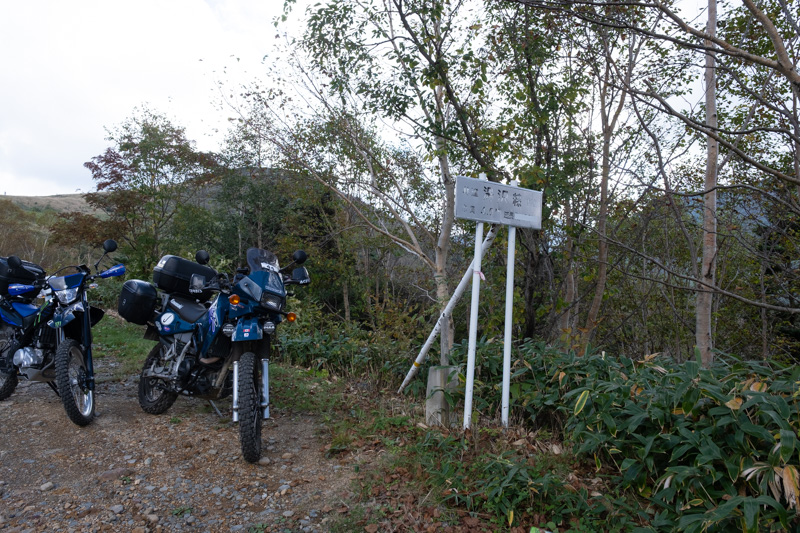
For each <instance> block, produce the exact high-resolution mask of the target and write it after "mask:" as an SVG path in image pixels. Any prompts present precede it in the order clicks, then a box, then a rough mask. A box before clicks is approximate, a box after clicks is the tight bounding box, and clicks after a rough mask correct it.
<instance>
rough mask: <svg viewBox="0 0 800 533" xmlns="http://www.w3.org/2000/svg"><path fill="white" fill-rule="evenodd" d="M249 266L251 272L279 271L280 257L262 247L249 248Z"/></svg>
mask: <svg viewBox="0 0 800 533" xmlns="http://www.w3.org/2000/svg"><path fill="white" fill-rule="evenodd" d="M247 266H249V267H250V272H260V271H263V272H278V271H279V270H280V269H281V268H280V266H279V265H278V257H277V256H276V255H275V254H273V253H272V252H269V251H267V250H264V249H262V248H249V249H248V250H247Z"/></svg>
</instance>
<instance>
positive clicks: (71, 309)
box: [47, 302, 83, 329]
mask: <svg viewBox="0 0 800 533" xmlns="http://www.w3.org/2000/svg"><path fill="white" fill-rule="evenodd" d="M76 312H83V303H82V302H75V303H73V304H72V305H69V306H67V307H63V308H59V309H56V312H55V313H54V314H53V319H52V320H50V321H49V322H48V323H47V325H48V326H50V327H51V328H54V329H60V328H63V327H64V326H66V325H67V324H69V323H70V322H72V321H73V320H75V313H76Z"/></svg>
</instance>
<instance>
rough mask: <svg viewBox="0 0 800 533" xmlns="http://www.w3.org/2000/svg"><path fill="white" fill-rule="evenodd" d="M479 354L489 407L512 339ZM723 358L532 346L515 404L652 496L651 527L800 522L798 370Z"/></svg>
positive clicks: (519, 373)
mask: <svg viewBox="0 0 800 533" xmlns="http://www.w3.org/2000/svg"><path fill="white" fill-rule="evenodd" d="M462 351H463V350H462ZM462 357H463V355H462ZM478 360H479V361H481V365H480V368H479V372H480V377H481V379H477V378H476V391H475V395H476V397H480V398H482V400H481V401H480V402H477V401H476V402H475V404H476V405H479V406H480V407H479V409H483V410H484V411H485V413H488V414H491V413H493V412H496V411H497V409H498V406H499V404H500V397H499V396H500V391H499V385H498V384H499V383H500V373H498V372H497V371H495V369H496V368H497V367H498V364H499V362H500V361H502V344H500V343H497V344H493V343H483V344H482V345H481V346H480V348H479V359H478ZM720 360H721V362H720V364H718V365H717V366H715V367H714V368H712V369H702V368H701V367H700V365H699V364H698V363H697V362H695V361H688V362H686V363H684V364H680V365H679V364H675V363H673V362H672V361H669V360H667V359H665V358H661V357H659V356H658V355H652V356H647V357H644V358H642V359H641V360H633V359H630V358H627V357H611V356H607V355H605V354H589V355H586V356H584V357H577V356H576V355H574V354H564V353H559V352H556V351H553V350H550V349H548V348H546V347H544V346H543V345H541V344H536V343H532V342H528V343H525V344H523V345H522V346H520V347H519V349H518V353H517V357H516V362H515V364H514V368H513V372H512V385H511V396H512V402H513V403H512V407H513V410H514V412H515V413H516V416H517V417H519V418H521V419H524V420H526V423H527V424H529V425H530V426H534V427H546V428H548V429H549V430H550V431H552V432H553V433H554V434H559V435H561V436H562V438H564V439H565V440H566V441H569V442H571V443H572V444H573V445H574V451H575V453H576V454H577V456H578V457H582V458H585V459H586V460H589V461H591V462H592V463H594V464H595V465H596V468H597V470H598V471H601V472H611V473H612V474H613V475H615V476H616V482H617V483H619V484H620V486H621V487H622V488H623V489H626V490H629V491H631V493H632V494H633V495H635V497H636V498H642V499H644V500H645V501H647V502H648V507H647V509H648V515H649V522H650V525H649V527H648V528H645V529H641V531H729V530H741V531H748V532H750V531H752V532H758V531H762V530H765V528H767V529H770V530H776V529H775V528H778V530H780V529H781V528H783V529H786V530H788V529H790V527H791V528H794V527H796V526H797V525H798V524H800V521H799V520H798V518H797V516H798V515H797V512H798V508H799V507H800V500H798V493H799V492H800V491H798V478H799V477H800V476H798V472H800V442H798V438H797V430H798V428H800V411H798V401H797V395H798V392H797V390H798V383H797V380H798V375H800V371H798V370H793V369H789V368H787V369H780V368H777V369H776V368H775V367H774V366H769V365H766V364H763V363H757V362H744V361H739V360H736V359H735V358H732V357H730V356H727V357H720Z"/></svg>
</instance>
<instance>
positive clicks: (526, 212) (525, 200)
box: [456, 174, 542, 429]
mask: <svg viewBox="0 0 800 533" xmlns="http://www.w3.org/2000/svg"><path fill="white" fill-rule="evenodd" d="M456 217H458V218H464V219H467V220H475V221H476V222H478V224H477V228H476V229H475V259H474V260H473V263H472V264H473V273H472V306H471V310H470V317H469V348H468V351H467V376H466V390H465V392H464V429H469V427H470V425H471V423H472V389H473V386H474V383H475V351H476V344H477V335H478V303H479V299H480V296H479V292H480V280H481V278H482V277H483V273H482V272H481V253H480V252H481V241H482V240H483V223H484V222H489V223H493V224H505V225H508V226H509V234H508V271H507V279H506V318H505V320H506V323H505V339H504V343H505V344H504V350H503V393H502V399H503V407H502V421H503V425H504V426H508V403H509V384H510V382H511V325H512V322H513V320H512V318H513V317H512V315H513V303H514V249H515V239H516V228H517V227H522V228H531V229H541V227H542V193H541V192H539V191H532V190H530V189H520V188H518V187H517V184H516V182H515V183H514V184H513V185H501V184H499V183H494V182H489V181H486V176H485V175H483V174H481V179H475V178H467V177H464V176H458V177H457V178H456Z"/></svg>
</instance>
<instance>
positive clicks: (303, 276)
mask: <svg viewBox="0 0 800 533" xmlns="http://www.w3.org/2000/svg"><path fill="white" fill-rule="evenodd" d="M292 281H293V282H295V283H297V284H298V285H308V284H309V283H311V277H310V276H309V275H308V270H306V267H300V268H295V269H294V270H292Z"/></svg>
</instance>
